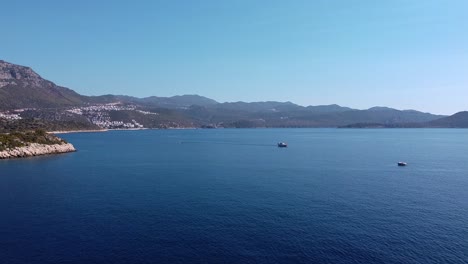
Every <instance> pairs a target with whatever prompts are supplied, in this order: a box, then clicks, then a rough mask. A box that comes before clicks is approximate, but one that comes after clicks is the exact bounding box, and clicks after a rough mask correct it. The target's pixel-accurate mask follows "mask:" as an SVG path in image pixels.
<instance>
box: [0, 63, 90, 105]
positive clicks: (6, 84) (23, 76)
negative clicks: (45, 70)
mask: <svg viewBox="0 0 468 264" xmlns="http://www.w3.org/2000/svg"><path fill="white" fill-rule="evenodd" d="M82 103H83V96H81V95H79V94H78V93H76V92H74V91H73V90H70V89H68V88H65V87H61V86H57V85H55V84H54V83H53V82H51V81H48V80H45V79H43V78H42V77H41V76H39V74H37V73H36V72H34V71H33V70H32V69H31V68H29V67H25V66H20V65H16V64H12V63H8V62H5V61H2V60H0V109H12V108H52V107H64V106H74V105H80V104H82Z"/></svg>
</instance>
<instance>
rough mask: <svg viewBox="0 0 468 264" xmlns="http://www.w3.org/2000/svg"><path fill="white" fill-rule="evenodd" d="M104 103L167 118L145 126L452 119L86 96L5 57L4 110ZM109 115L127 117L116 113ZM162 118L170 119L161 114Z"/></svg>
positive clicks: (0, 96) (0, 77)
mask: <svg viewBox="0 0 468 264" xmlns="http://www.w3.org/2000/svg"><path fill="white" fill-rule="evenodd" d="M102 104H121V105H133V106H134V110H129V111H137V110H138V111H142V113H143V112H152V111H153V112H154V113H158V112H160V114H161V115H162V116H160V118H159V119H158V118H152V119H151V120H153V121H151V122H153V123H151V122H150V121H148V120H146V119H147V118H146V117H145V118H143V119H144V120H146V121H145V122H146V124H153V125H155V124H156V123H154V122H162V121H161V120H164V122H167V123H168V122H170V117H171V116H172V117H177V118H176V120H179V121H181V122H182V123H183V124H184V126H190V124H192V126H202V127H203V126H214V127H218V126H223V127H340V126H346V125H349V124H365V123H373V124H383V125H397V124H406V125H408V124H412V123H418V124H423V123H424V124H428V125H429V122H434V123H432V124H433V125H434V126H436V125H437V124H439V125H442V124H447V125H448V124H449V122H448V121H447V122H445V123H444V121H439V123H437V122H435V121H436V120H438V119H441V118H446V117H447V116H443V115H434V114H431V113H424V112H420V111H417V110H398V109H394V108H389V107H384V106H375V107H371V108H369V109H363V110H360V109H354V108H350V107H345V106H340V105H337V104H330V105H316V106H312V105H309V106H301V105H298V104H295V103H292V102H289V101H287V102H277V101H260V102H242V101H238V102H217V101H216V100H213V99H211V98H208V97H204V96H200V95H196V94H185V95H176V96H171V97H159V96H149V97H144V98H138V97H134V96H128V95H113V94H107V95H100V96H86V95H81V94H78V93H76V92H75V91H73V90H71V89H69V88H65V87H62V86H58V85H56V84H55V83H53V82H51V81H49V80H46V79H43V78H42V77H41V76H40V75H39V74H37V73H36V72H35V71H34V70H32V69H31V68H29V67H26V66H20V65H15V64H12V63H8V62H5V61H3V60H0V110H4V111H8V110H13V109H22V108H33V109H68V108H70V107H87V106H91V105H102ZM132 109H133V108H132ZM163 109H167V110H163ZM57 111H59V110H57ZM128 114H129V115H128V118H127V119H129V120H131V119H130V116H133V117H135V118H136V117H139V118H142V117H141V115H140V114H131V113H128ZM40 116H41V118H42V117H44V116H48V117H50V116H53V115H51V114H50V113H49V114H46V115H44V114H40ZM66 116H68V117H67V118H66V120H67V121H70V120H69V119H70V114H66ZM110 116H111V117H116V116H118V117H122V118H124V117H123V116H122V115H120V114H119V115H116V114H115V113H113V114H111V115H110ZM163 116H165V118H162V117H163ZM28 117H29V118H34V115H32V116H31V113H29V116H28ZM54 118H55V119H57V118H58V117H54ZM59 119H61V117H60V118H59ZM71 119H73V118H71ZM88 119H89V118H88ZM155 120H159V121H155ZM457 120H458V119H457ZM80 122H82V118H81V119H80ZM160 125H161V124H159V125H158V126H160Z"/></svg>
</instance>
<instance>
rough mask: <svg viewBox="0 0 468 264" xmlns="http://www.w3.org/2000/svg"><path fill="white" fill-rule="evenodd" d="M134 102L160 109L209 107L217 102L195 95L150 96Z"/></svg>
mask: <svg viewBox="0 0 468 264" xmlns="http://www.w3.org/2000/svg"><path fill="white" fill-rule="evenodd" d="M135 102H137V103H141V104H144V105H151V106H156V107H162V108H187V107H189V106H192V105H199V106H210V105H216V104H218V102H216V101H215V100H213V99H210V98H207V97H203V96H200V95H195V94H193V95H192V94H186V95H176V96H172V97H158V96H151V97H146V98H141V99H136V100H135Z"/></svg>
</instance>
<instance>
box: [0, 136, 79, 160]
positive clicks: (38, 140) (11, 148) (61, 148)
mask: <svg viewBox="0 0 468 264" xmlns="http://www.w3.org/2000/svg"><path fill="white" fill-rule="evenodd" d="M74 151H76V149H75V147H74V146H73V145H72V144H70V143H68V142H66V141H65V140H63V139H61V138H59V137H57V136H55V135H53V134H48V133H46V132H45V131H44V130H36V131H28V132H13V133H9V134H0V159H9V158H22V157H32V156H39V155H48V154H59V153H67V152H74Z"/></svg>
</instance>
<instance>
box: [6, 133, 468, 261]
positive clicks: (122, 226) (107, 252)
mask: <svg viewBox="0 0 468 264" xmlns="http://www.w3.org/2000/svg"><path fill="white" fill-rule="evenodd" d="M61 136H62V137H63V138H65V139H66V140H67V141H69V142H71V143H72V144H74V146H75V147H76V148H77V150H78V151H77V152H74V153H68V154H62V155H50V156H42V157H33V158H24V159H12V160H0V263H5V264H25V263H41V264H42V263H87V264H89V263H113V264H118V263H425V264H427V263H468V130H464V129H204V130H196V129H194V130H140V131H109V132H103V133H74V134H63V135H61ZM278 142H287V143H288V147H287V148H278V147H277V143H278ZM399 161H404V162H407V163H408V166H406V167H398V166H397V162H399Z"/></svg>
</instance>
